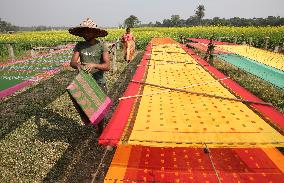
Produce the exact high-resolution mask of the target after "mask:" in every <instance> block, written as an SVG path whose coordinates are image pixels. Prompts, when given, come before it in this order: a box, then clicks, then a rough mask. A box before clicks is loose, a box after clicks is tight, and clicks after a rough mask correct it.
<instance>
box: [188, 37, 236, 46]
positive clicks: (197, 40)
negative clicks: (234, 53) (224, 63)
mask: <svg viewBox="0 0 284 183" xmlns="http://www.w3.org/2000/svg"><path fill="white" fill-rule="evenodd" d="M187 40H189V41H193V42H197V43H204V44H208V43H209V42H210V40H209V39H200V38H188V39H187ZM213 44H215V45H236V44H235V43H229V42H220V41H213Z"/></svg>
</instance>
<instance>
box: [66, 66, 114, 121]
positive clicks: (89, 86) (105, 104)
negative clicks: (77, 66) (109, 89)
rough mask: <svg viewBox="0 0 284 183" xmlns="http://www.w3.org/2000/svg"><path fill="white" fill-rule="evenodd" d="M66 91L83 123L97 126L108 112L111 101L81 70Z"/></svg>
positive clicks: (89, 76)
mask: <svg viewBox="0 0 284 183" xmlns="http://www.w3.org/2000/svg"><path fill="white" fill-rule="evenodd" d="M67 91H68V93H69V95H70V97H71V99H72V101H73V103H74V104H75V107H76V109H77V111H78V112H79V114H80V116H81V118H82V120H83V122H84V123H91V124H93V125H97V124H98V123H100V122H101V121H102V119H103V118H104V116H105V115H106V114H107V112H108V111H109V108H110V105H111V100H110V98H109V97H108V96H107V95H106V94H105V93H104V92H103V90H102V88H101V87H100V86H99V85H98V84H97V83H96V81H95V80H94V79H93V78H92V76H91V75H89V74H87V73H86V72H85V71H83V70H81V71H80V72H79V74H78V75H77V76H76V78H75V79H74V80H73V81H72V83H71V84H70V85H69V86H68V87H67Z"/></svg>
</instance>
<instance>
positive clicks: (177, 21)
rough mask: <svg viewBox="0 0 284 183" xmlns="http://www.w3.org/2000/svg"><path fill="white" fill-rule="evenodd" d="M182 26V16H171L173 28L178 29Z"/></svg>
mask: <svg viewBox="0 0 284 183" xmlns="http://www.w3.org/2000/svg"><path fill="white" fill-rule="evenodd" d="M179 25H180V16H179V15H172V16H171V26H172V27H177V26H179Z"/></svg>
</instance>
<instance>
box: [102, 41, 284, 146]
mask: <svg viewBox="0 0 284 183" xmlns="http://www.w3.org/2000/svg"><path fill="white" fill-rule="evenodd" d="M161 42H162V41H161ZM184 52H185V51H184V50H183V48H181V47H180V46H179V44H168V43H166V44H164V45H162V44H161V45H158V46H153V47H152V54H151V58H150V59H149V60H148V65H146V64H144V65H142V66H141V67H139V69H140V68H144V69H147V70H145V72H146V73H147V74H146V75H145V81H146V82H148V83H154V84H158V85H161V86H168V87H172V88H183V87H186V86H192V87H189V88H188V91H192V92H199V93H209V94H213V95H217V96H223V97H227V98H235V99H236V98H237V97H236V96H235V95H233V94H232V93H231V91H230V90H228V89H227V88H226V87H224V86H223V85H222V84H221V83H220V81H217V80H216V79H215V78H214V77H213V76H212V75H211V74H210V73H209V72H207V71H206V69H204V68H203V67H201V66H200V65H199V64H198V62H196V60H195V59H194V58H193V57H191V56H190V55H189V54H184ZM153 54H154V55H153ZM152 55H153V56H152ZM167 60H173V61H176V64H172V63H171V64H161V63H164V62H165V61H167ZM180 62H182V64H179V63H180ZM183 62H184V64H183ZM141 74H142V73H141ZM134 80H135V79H134ZM141 80H142V79H141ZM141 80H139V81H141ZM204 83H205V84H204ZM206 83H207V84H206ZM133 85H134V86H137V87H139V84H137V83H136V84H133ZM140 87H141V86H140ZM157 92H162V93H160V94H155V95H147V94H151V93H157ZM140 94H142V95H144V96H142V97H139V98H136V99H135V105H133V107H132V109H131V112H130V115H129V116H128V119H127V125H126V128H125V129H124V131H123V132H121V130H122V129H117V128H116V125H115V124H118V123H119V124H121V123H125V121H124V120H122V118H119V116H116V115H115V116H113V119H112V120H111V121H112V126H109V127H108V129H107V131H106V132H105V133H103V135H102V136H101V137H100V143H103V144H107V143H110V144H112V143H122V144H124V143H126V144H132V145H137V144H139V145H146V146H158V147H161V146H162V147H165V146H166V147H203V146H204V144H207V145H208V146H209V147H255V146H262V147H267V146H282V145H283V144H284V138H283V135H281V134H280V133H279V132H277V131H276V130H274V129H273V128H272V127H271V126H270V125H269V124H267V122H266V121H265V120H263V119H262V117H261V116H259V115H258V114H256V113H255V112H254V111H253V110H251V109H250V108H249V107H248V106H247V105H245V104H243V103H242V102H236V101H230V100H225V99H218V98H214V97H205V96H202V95H192V94H188V93H183V92H176V91H171V92H164V89H161V88H159V87H152V86H147V85H145V86H144V87H141V89H140ZM127 100H128V99H126V100H125V101H123V102H127ZM131 100H132V99H131ZM133 102H134V101H133ZM118 110H119V109H118ZM120 110H125V109H122V108H120ZM115 121H116V122H115ZM118 131H120V132H118ZM111 133H114V134H121V136H120V137H118V136H115V137H116V138H117V139H115V138H114V136H113V135H111ZM118 141H120V142H118Z"/></svg>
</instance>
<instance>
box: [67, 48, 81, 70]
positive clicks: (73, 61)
mask: <svg viewBox="0 0 284 183" xmlns="http://www.w3.org/2000/svg"><path fill="white" fill-rule="evenodd" d="M79 58H80V53H79V52H78V51H74V53H73V56H72V59H71V62H70V66H71V67H72V68H74V69H78V70H80V68H81V65H80V64H79V63H78V60H79Z"/></svg>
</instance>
